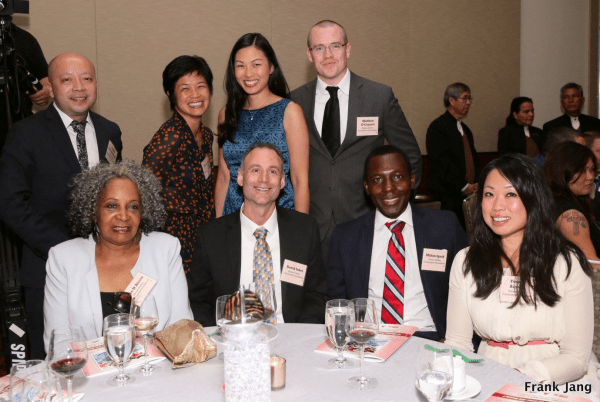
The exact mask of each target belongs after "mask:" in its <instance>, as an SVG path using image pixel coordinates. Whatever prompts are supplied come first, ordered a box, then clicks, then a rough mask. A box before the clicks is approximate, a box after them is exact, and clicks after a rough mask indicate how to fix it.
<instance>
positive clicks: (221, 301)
mask: <svg viewBox="0 0 600 402" xmlns="http://www.w3.org/2000/svg"><path fill="white" fill-rule="evenodd" d="M229 296H230V295H223V296H219V297H217V303H216V308H215V319H216V322H217V327H219V331H221V336H223V335H225V330H226V327H227V323H228V322H229V320H228V319H226V318H225V303H227V299H229ZM218 359H219V360H223V352H221V353H219V356H218Z"/></svg>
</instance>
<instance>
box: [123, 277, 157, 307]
mask: <svg viewBox="0 0 600 402" xmlns="http://www.w3.org/2000/svg"><path fill="white" fill-rule="evenodd" d="M154 285H156V280H155V279H152V278H150V277H149V276H148V275H144V274H142V273H141V272H138V273H137V274H135V276H134V277H133V280H132V281H131V282H129V285H127V287H126V288H125V291H126V292H129V293H131V297H133V298H134V299H135V304H137V305H138V306H140V305H141V304H142V303H143V302H144V299H145V298H146V296H148V293H150V291H151V290H152V288H153V287H154Z"/></svg>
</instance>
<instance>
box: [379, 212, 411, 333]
mask: <svg viewBox="0 0 600 402" xmlns="http://www.w3.org/2000/svg"><path fill="white" fill-rule="evenodd" d="M404 225H405V222H402V221H396V222H388V223H386V224H385V226H387V227H388V229H389V230H390V231H391V232H392V237H391V238H390V242H389V244H388V252H387V258H386V264H385V281H384V285H383V305H382V308H381V321H383V322H384V323H386V324H403V323H404V271H405V263H406V262H405V260H404V237H403V236H402V229H404Z"/></svg>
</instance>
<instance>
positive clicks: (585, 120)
mask: <svg viewBox="0 0 600 402" xmlns="http://www.w3.org/2000/svg"><path fill="white" fill-rule="evenodd" d="M579 124H580V125H579V131H581V132H582V133H585V132H587V131H592V130H596V131H600V120H599V119H597V118H595V117H592V116H588V115H585V114H583V113H582V114H580V115H579ZM556 127H569V128H573V126H572V125H571V118H570V117H569V116H568V115H567V114H566V113H565V114H563V115H562V116H559V117H557V118H556V119H554V120H550V121H549V122H546V124H544V126H543V129H544V133H545V134H546V135H548V133H549V132H550V130H552V129H553V128H556Z"/></svg>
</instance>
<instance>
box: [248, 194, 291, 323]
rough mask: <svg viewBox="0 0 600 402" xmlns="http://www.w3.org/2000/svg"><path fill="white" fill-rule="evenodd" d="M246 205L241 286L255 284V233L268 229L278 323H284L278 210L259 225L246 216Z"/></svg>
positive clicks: (267, 239)
mask: <svg viewBox="0 0 600 402" xmlns="http://www.w3.org/2000/svg"><path fill="white" fill-rule="evenodd" d="M243 211H244V204H242V208H241V209H240V223H241V226H242V266H241V270H240V285H244V286H246V287H247V286H248V285H249V284H251V283H253V282H254V281H253V273H254V245H255V244H256V237H254V231H255V230H256V229H258V228H259V227H264V228H265V229H267V238H266V241H267V244H269V248H270V249H271V258H272V259H273V281H274V283H275V301H276V304H277V310H276V313H277V322H278V323H280V322H284V321H283V314H282V310H281V305H282V300H281V262H280V255H281V253H280V247H279V225H278V224H277V209H274V210H273V214H271V216H270V217H269V219H268V220H267V221H266V222H265V224H264V225H262V226H261V225H257V224H256V223H254V222H252V221H251V220H250V219H249V218H248V217H246V215H244V212H243Z"/></svg>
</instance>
